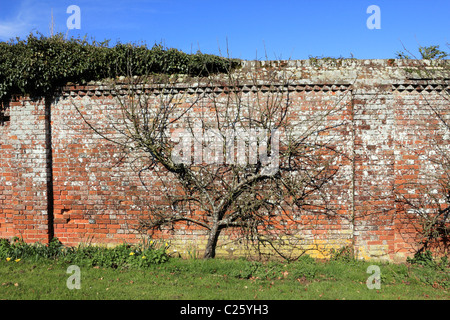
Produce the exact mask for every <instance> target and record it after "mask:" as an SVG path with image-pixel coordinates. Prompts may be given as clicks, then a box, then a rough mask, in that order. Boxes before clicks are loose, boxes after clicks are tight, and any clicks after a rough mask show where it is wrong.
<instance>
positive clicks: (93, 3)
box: [0, 0, 450, 60]
mask: <svg viewBox="0 0 450 320" xmlns="http://www.w3.org/2000/svg"><path fill="white" fill-rule="evenodd" d="M70 5H76V6H78V7H79V8H80V16H79V18H80V19H79V20H80V23H81V24H80V29H70V30H69V29H68V27H67V20H68V19H70V17H71V14H72V12H70V13H67V8H68V7H69V6H70ZM370 5H377V6H378V7H379V8H380V24H381V29H369V28H368V27H367V25H366V21H367V20H368V18H369V17H370V16H371V14H372V13H367V12H366V11H367V8H368V7H369V6H370ZM52 12H53V18H54V22H55V31H57V32H62V33H64V34H66V33H67V35H68V36H69V37H70V36H75V37H78V36H81V37H83V36H87V37H88V38H93V39H95V40H98V41H102V40H105V39H109V40H111V43H112V44H114V43H115V42H116V41H120V42H133V43H141V42H144V43H146V44H147V45H148V46H149V47H151V46H153V44H155V43H163V44H164V45H166V46H168V47H174V48H177V49H180V50H183V51H185V52H187V53H191V52H192V53H195V52H196V51H197V50H201V51H202V52H203V53H213V54H222V55H230V56H232V57H234V58H241V59H248V60H251V59H255V58H257V59H265V58H266V56H267V58H268V59H307V58H308V57H309V56H310V55H311V56H331V57H339V56H343V57H350V56H351V55H353V56H354V57H355V58H359V59H385V58H393V57H395V53H396V52H397V51H399V50H402V49H403V45H404V46H405V47H406V48H408V49H409V50H411V51H412V52H413V53H416V52H417V48H418V46H419V45H421V46H428V45H440V47H441V49H445V50H446V51H450V48H449V47H448V43H450V36H449V35H450V19H449V16H450V0H428V1H426V0H422V1H418V0H370V1H367V0H321V1H315V0H297V1H287V0H277V1H265V0H259V1H253V0H248V1H245V0H241V1H234V0H232V1H212V0H209V1H206V0H128V1H117V0H107V1H106V0H90V1H88V0H0V40H1V41H7V40H8V39H10V38H12V37H16V36H18V37H20V38H25V37H26V36H27V35H28V34H29V33H30V32H32V31H39V32H41V33H42V34H44V35H49V34H50V22H51V16H52Z"/></svg>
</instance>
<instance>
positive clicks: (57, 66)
mask: <svg viewBox="0 0 450 320" xmlns="http://www.w3.org/2000/svg"><path fill="white" fill-rule="evenodd" d="M239 65H240V61H239V60H236V59H226V58H222V57H219V56H215V55H208V54H202V53H200V52H198V53H196V54H186V53H184V52H182V51H179V50H177V49H173V48H165V47H163V46H162V45H155V46H153V47H152V48H151V49H149V48H148V47H147V46H145V45H136V44H129V43H128V44H123V43H119V44H117V45H115V46H114V47H110V46H109V42H108V41H103V42H97V41H95V40H94V41H91V42H89V41H88V40H86V38H84V39H80V38H70V39H65V38H64V35H63V34H57V35H55V36H52V37H45V36H43V35H42V34H39V33H36V34H30V35H29V36H28V37H27V38H26V39H23V40H21V39H19V38H16V39H15V40H11V41H9V42H0V99H3V100H4V99H8V98H9V97H10V96H11V94H14V93H18V94H28V95H30V96H32V97H43V96H48V95H53V94H54V93H55V91H56V90H58V89H59V88H61V87H62V86H64V85H65V84H67V83H68V82H72V83H78V84H79V83H85V82H88V81H98V80H102V79H105V78H116V77H119V76H129V75H134V76H143V75H149V74H187V75H190V76H205V75H208V74H211V73H223V72H227V71H228V70H231V69H234V68H236V67H238V66H239Z"/></svg>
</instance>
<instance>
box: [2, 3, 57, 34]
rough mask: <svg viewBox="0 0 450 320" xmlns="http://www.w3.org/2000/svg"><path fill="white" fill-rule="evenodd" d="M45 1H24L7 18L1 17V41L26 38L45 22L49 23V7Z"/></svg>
mask: <svg viewBox="0 0 450 320" xmlns="http://www.w3.org/2000/svg"><path fill="white" fill-rule="evenodd" d="M44 2H45V1H32V0H23V1H21V2H20V4H19V5H18V6H17V9H16V10H12V11H13V12H12V14H11V15H10V16H7V17H0V40H4V41H7V40H9V39H11V38H15V37H21V38H23V37H25V36H26V35H28V34H29V33H30V32H32V31H33V30H39V29H38V27H39V26H40V25H42V23H43V22H44V21H48V20H49V17H48V14H47V15H46V14H45V13H46V11H48V6H46V5H43V3H44Z"/></svg>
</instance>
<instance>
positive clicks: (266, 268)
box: [0, 257, 450, 300]
mask: <svg viewBox="0 0 450 320" xmlns="http://www.w3.org/2000/svg"><path fill="white" fill-rule="evenodd" d="M371 264H376V265H378V266H379V267H380V271H381V288H380V289H379V290H377V289H372V290H370V289H368V288H367V286H366V280H367V278H368V277H369V276H370V274H368V273H367V268H368V266H370V265H371ZM69 265H70V264H69V263H67V262H64V261H59V260H39V261H26V260H25V259H22V260H20V261H18V262H15V261H14V260H10V261H6V260H5V259H2V261H0V299H10V300H49V299H51V300H59V299H63V300H74V299H76V300H96V299H101V300H116V299H121V300H141V299H145V300H206V299H207V300H221V299H225V300H255V299H261V300H318V299H326V300H336V299H346V300H360V299H364V300H375V299H380V300H397V299H402V300H411V299H414V300H427V299H430V300H448V299H450V276H449V267H448V265H447V266H445V267H442V266H441V268H436V267H429V266H423V265H417V264H387V263H378V264H377V263H374V262H364V261H355V260H332V261H326V262H319V261H315V260H313V259H311V258H308V257H305V258H304V259H301V260H299V261H297V262H293V263H285V262H267V263H261V262H252V261H247V260H243V259H237V260H225V259H212V260H193V259H190V260H183V259H180V258H171V259H169V260H168V261H167V262H165V263H162V264H152V265H148V266H146V267H145V268H139V267H136V266H130V267H123V268H111V267H99V266H91V265H84V266H80V271H81V288H80V289H72V290H70V289H68V287H67V285H66V282H67V279H68V278H69V277H70V276H71V274H68V273H66V271H67V268H68V266H69Z"/></svg>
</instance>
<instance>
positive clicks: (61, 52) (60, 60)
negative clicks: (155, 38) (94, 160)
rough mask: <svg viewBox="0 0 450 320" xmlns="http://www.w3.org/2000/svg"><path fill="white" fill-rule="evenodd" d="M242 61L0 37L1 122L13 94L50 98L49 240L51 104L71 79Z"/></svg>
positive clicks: (221, 66) (218, 68)
mask: <svg viewBox="0 0 450 320" xmlns="http://www.w3.org/2000/svg"><path fill="white" fill-rule="evenodd" d="M238 65H239V61H238V60H231V59H224V58H221V57H218V56H214V55H207V54H202V53H200V52H198V53H196V54H186V53H184V52H181V51H179V50H177V49H171V48H165V47H163V46H161V45H155V46H153V47H152V48H151V49H148V48H147V46H145V45H135V44H122V43H119V44H117V45H115V46H113V47H111V46H109V42H108V41H103V42H97V41H95V40H93V41H88V40H86V38H85V39H80V38H70V39H66V38H65V37H64V36H63V35H62V34H56V35H54V36H51V37H45V36H43V35H41V34H39V33H36V34H33V33H31V34H30V35H29V36H28V37H27V38H26V39H23V40H21V39H19V38H16V39H13V40H11V41H9V42H0V124H1V121H3V117H2V114H3V113H4V109H6V108H8V102H9V100H10V99H11V97H12V96H13V95H17V94H18V95H28V96H30V97H31V98H33V99H43V101H44V106H45V133H46V136H45V144H46V157H47V159H46V166H47V168H46V171H47V201H48V203H47V213H48V214H47V217H48V238H49V241H51V240H52V239H53V186H52V180H53V178H52V150H51V146H52V140H51V106H52V103H53V101H54V99H55V97H56V96H57V95H58V94H59V93H60V91H61V89H62V88H63V87H64V86H65V85H66V84H68V83H69V82H72V83H76V84H83V83H86V82H89V81H94V80H104V79H106V78H110V79H116V78H118V77H121V76H125V75H128V74H129V73H131V72H132V73H133V74H134V75H137V76H139V75H148V74H156V73H157V74H178V73H183V74H187V75H195V76H201V75H204V74H210V73H217V72H224V71H225V70H227V68H229V67H232V68H234V67H237V66H238Z"/></svg>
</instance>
